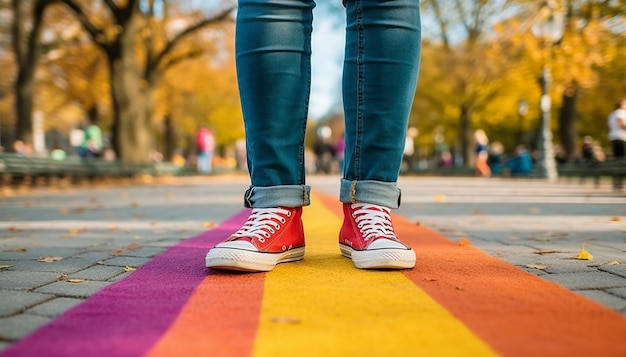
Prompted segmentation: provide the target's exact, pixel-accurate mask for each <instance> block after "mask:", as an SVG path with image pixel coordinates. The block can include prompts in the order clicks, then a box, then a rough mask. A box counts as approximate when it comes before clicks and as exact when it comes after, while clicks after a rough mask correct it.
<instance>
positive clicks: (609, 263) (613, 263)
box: [606, 260, 620, 265]
mask: <svg viewBox="0 0 626 357" xmlns="http://www.w3.org/2000/svg"><path fill="white" fill-rule="evenodd" d="M619 264H620V263H619V262H618V261H617V260H613V261H611V262H608V263H606V265H619Z"/></svg>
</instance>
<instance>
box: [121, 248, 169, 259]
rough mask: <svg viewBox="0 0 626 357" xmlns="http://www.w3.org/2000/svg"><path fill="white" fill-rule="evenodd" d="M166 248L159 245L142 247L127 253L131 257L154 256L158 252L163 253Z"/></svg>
mask: <svg viewBox="0 0 626 357" xmlns="http://www.w3.org/2000/svg"><path fill="white" fill-rule="evenodd" d="M164 250H165V249H164V248H158V247H143V248H140V249H135V250H131V251H130V252H128V253H127V254H126V255H127V256H130V257H142V258H152V257H154V256H156V255H158V254H161V253H162V252H163V251H164Z"/></svg>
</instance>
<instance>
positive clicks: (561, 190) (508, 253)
mask: <svg viewBox="0 0 626 357" xmlns="http://www.w3.org/2000/svg"><path fill="white" fill-rule="evenodd" d="M309 184H310V185H311V186H312V187H313V190H314V191H315V190H319V191H323V192H326V193H331V194H336V193H337V192H338V186H339V177H335V176H325V177H320V176H314V177H310V178H309ZM247 186H248V179H247V177H246V176H245V175H227V176H213V177H205V178H202V177H189V178H176V179H172V180H170V181H165V182H159V183H155V184H152V185H123V186H108V187H105V186H102V187H87V188H76V189H62V190H53V189H38V190H34V191H27V192H15V191H13V190H6V189H5V190H4V191H3V192H2V194H1V195H0V350H2V349H3V348H6V346H8V345H9V344H11V343H12V342H14V341H16V340H19V339H20V338H22V337H24V336H25V335H27V334H28V333H30V332H31V331H33V330H34V329H36V328H37V327H39V326H41V325H43V324H45V323H47V322H49V321H50V320H52V319H54V318H55V317H57V316H59V315H60V314H61V313H63V312H64V311H66V310H67V309H69V308H71V307H72V306H75V305H76V304H78V303H80V302H81V301H82V300H84V299H85V298H87V297H89V296H90V295H91V294H93V293H94V292H96V291H98V290H100V289H102V288H103V287H105V286H107V285H108V284H111V283H113V282H115V281H118V280H120V279H123V278H124V277H125V276H127V275H128V274H132V271H133V269H135V268H137V267H139V266H140V265H142V264H143V263H144V262H146V261H147V260H149V259H150V258H151V257H153V256H155V255H156V254H158V253H160V252H162V251H163V250H164V249H166V248H167V247H169V246H171V245H173V244H175V243H177V242H179V241H180V240H182V239H186V238H189V237H191V236H194V235H196V234H198V233H200V232H202V231H204V230H207V229H208V228H210V227H211V226H213V225H214V224H216V223H219V222H220V221H222V220H224V219H226V218H228V217H230V216H231V215H232V214H234V213H235V212H237V211H239V210H240V209H241V208H242V205H241V194H242V192H243V191H244V190H245V188H246V187H247ZM400 186H401V188H402V201H403V204H402V207H401V208H400V209H399V210H398V212H397V213H399V214H401V215H403V216H404V217H406V218H408V219H410V220H413V221H415V222H419V223H420V224H422V225H425V226H427V227H429V228H431V229H434V230H437V231H439V232H441V233H442V234H444V235H446V236H447V237H449V238H451V239H455V240H457V239H463V238H467V239H469V240H470V241H471V243H472V244H473V245H475V246H477V247H479V248H481V249H483V250H484V251H486V252H488V253H489V254H491V255H493V256H495V257H498V258H500V259H503V260H506V261H508V262H510V263H512V264H514V265H516V266H518V267H520V268H522V269H525V270H527V271H529V272H531V273H533V274H537V275H540V276H541V277H543V278H545V279H547V280H550V281H553V282H556V283H559V284H562V285H564V286H565V287H567V288H569V289H571V290H574V291H576V292H577V293H580V294H582V295H585V296H587V297H588V298H591V299H593V300H596V301H598V302H599V303H601V304H604V305H606V306H608V307H610V308H612V309H615V310H617V311H620V312H621V313H623V314H626V196H625V195H624V194H623V193H615V192H612V191H611V189H610V186H609V183H608V182H606V183H603V184H602V185H601V187H599V188H594V187H593V185H592V184H591V182H589V183H584V184H579V183H578V182H563V181H562V182H559V183H547V182H544V181H536V180H510V179H495V178H492V179H484V178H439V177H402V178H401V180H400ZM583 247H584V248H585V249H586V250H587V251H588V252H589V253H590V254H591V255H593V259H592V260H579V259H576V258H575V257H576V255H577V254H578V253H579V252H580V250H581V249H582V248H583ZM417 254H418V259H419V252H417ZM418 265H419V260H418Z"/></svg>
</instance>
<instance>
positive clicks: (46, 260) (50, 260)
mask: <svg viewBox="0 0 626 357" xmlns="http://www.w3.org/2000/svg"><path fill="white" fill-rule="evenodd" d="M59 260H63V257H41V258H39V259H37V261H38V262H42V263H53V262H58V261H59Z"/></svg>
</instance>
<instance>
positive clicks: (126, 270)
mask: <svg viewBox="0 0 626 357" xmlns="http://www.w3.org/2000/svg"><path fill="white" fill-rule="evenodd" d="M135 270H137V268H133V267H131V266H128V265H127V266H125V267H124V271H125V272H127V273H128V272H131V271H135Z"/></svg>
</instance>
